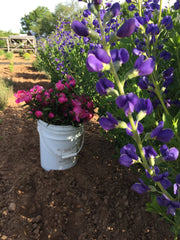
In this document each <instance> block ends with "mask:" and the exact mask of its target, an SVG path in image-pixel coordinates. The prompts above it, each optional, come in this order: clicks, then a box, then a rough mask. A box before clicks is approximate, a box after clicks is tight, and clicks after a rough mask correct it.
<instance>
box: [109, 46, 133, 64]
mask: <svg viewBox="0 0 180 240" xmlns="http://www.w3.org/2000/svg"><path fill="white" fill-rule="evenodd" d="M111 58H112V61H113V63H114V62H119V65H122V64H123V63H126V62H127V61H128V60H129V53H128V51H127V50H126V49H125V48H120V49H113V50H111Z"/></svg>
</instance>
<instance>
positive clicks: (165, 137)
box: [151, 121, 174, 143]
mask: <svg viewBox="0 0 180 240" xmlns="http://www.w3.org/2000/svg"><path fill="white" fill-rule="evenodd" d="M163 126H164V122H163V121H160V122H159V124H158V126H157V127H156V128H155V129H154V130H153V131H152V132H151V138H155V139H157V140H158V141H161V142H164V143H167V142H169V141H170V140H171V138H172V137H173V136H174V133H173V131H172V130H171V129H169V128H167V129H163Z"/></svg>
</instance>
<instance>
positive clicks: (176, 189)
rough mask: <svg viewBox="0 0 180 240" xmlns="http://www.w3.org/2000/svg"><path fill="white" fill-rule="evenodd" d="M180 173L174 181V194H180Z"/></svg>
mask: <svg viewBox="0 0 180 240" xmlns="http://www.w3.org/2000/svg"><path fill="white" fill-rule="evenodd" d="M179 190H180V173H179V174H178V175H177V176H176V183H175V184H174V194H175V195H178V194H180V191H179Z"/></svg>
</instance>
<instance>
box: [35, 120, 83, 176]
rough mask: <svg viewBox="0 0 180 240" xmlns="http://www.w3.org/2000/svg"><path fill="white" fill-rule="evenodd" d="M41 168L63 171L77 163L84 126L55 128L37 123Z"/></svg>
mask: <svg viewBox="0 0 180 240" xmlns="http://www.w3.org/2000/svg"><path fill="white" fill-rule="evenodd" d="M37 129H38V132H39V138H40V157H41V166H42V168H44V169H45V170H46V171H49V170H65V169H68V168H71V167H73V166H74V165H75V164H76V163H77V160H78V159H77V154H78V153H79V152H80V151H81V149H82V146H83V144H84V126H83V125H81V126H80V127H74V126H71V125H69V126H57V125H52V124H49V125H48V124H47V123H46V122H44V121H42V120H38V121H37Z"/></svg>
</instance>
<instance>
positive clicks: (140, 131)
mask: <svg viewBox="0 0 180 240" xmlns="http://www.w3.org/2000/svg"><path fill="white" fill-rule="evenodd" d="M136 123H137V122H136V121H135V124H136ZM127 126H128V128H129V129H128V128H126V133H127V135H129V136H133V135H134V134H133V132H132V131H131V130H130V129H132V127H131V124H130V123H127ZM143 131H144V128H143V125H142V124H141V123H140V122H138V126H137V133H138V134H141V133H143Z"/></svg>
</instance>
